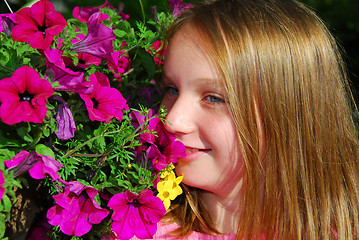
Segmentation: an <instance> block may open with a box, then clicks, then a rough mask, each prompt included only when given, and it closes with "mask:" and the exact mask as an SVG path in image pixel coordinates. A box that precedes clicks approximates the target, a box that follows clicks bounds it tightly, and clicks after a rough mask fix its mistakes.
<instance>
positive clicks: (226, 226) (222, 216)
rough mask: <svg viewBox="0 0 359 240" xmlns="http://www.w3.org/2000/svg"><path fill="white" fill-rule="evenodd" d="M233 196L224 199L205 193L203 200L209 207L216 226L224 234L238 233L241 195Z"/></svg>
mask: <svg viewBox="0 0 359 240" xmlns="http://www.w3.org/2000/svg"><path fill="white" fill-rule="evenodd" d="M233 195H234V196H226V197H222V196H218V195H216V194H214V193H211V192H204V193H203V200H204V202H205V204H206V206H207V207H208V211H209V214H210V216H211V218H212V221H213V224H214V226H216V229H217V230H218V231H219V232H221V233H224V234H229V233H236V232H237V226H238V220H239V193H237V194H233Z"/></svg>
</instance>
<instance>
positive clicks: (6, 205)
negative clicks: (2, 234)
mask: <svg viewBox="0 0 359 240" xmlns="http://www.w3.org/2000/svg"><path fill="white" fill-rule="evenodd" d="M11 205H12V204H11V200H10V198H9V197H8V196H7V195H3V196H2V199H1V205H0V207H1V208H2V209H1V210H2V212H9V211H10V209H11Z"/></svg>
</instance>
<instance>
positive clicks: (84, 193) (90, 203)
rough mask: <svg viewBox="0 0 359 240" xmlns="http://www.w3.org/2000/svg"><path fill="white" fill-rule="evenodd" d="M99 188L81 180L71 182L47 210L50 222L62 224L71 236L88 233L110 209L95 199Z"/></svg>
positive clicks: (62, 228) (61, 228) (64, 231)
mask: <svg viewBox="0 0 359 240" xmlns="http://www.w3.org/2000/svg"><path fill="white" fill-rule="evenodd" d="M96 195H97V190H96V189H95V188H93V187H87V186H84V185H82V184H81V183H79V182H70V183H68V185H67V186H65V189H64V192H63V193H60V194H58V195H55V196H53V198H54V200H55V203H56V205H55V206H53V207H51V208H50V209H49V210H48V211H47V219H48V222H49V223H50V224H51V225H53V226H58V225H59V226H60V230H61V231H62V232H63V233H65V234H67V235H71V236H82V235H84V234H86V233H88V232H89V231H90V230H91V228H92V224H99V223H100V222H101V221H102V220H103V219H104V218H105V217H106V216H107V215H108V214H109V211H108V210H106V209H103V208H101V207H100V205H98V203H97V202H96V201H95V199H94V198H95V197H96Z"/></svg>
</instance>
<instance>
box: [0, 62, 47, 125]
mask: <svg viewBox="0 0 359 240" xmlns="http://www.w3.org/2000/svg"><path fill="white" fill-rule="evenodd" d="M53 93H54V89H53V88H52V86H51V84H50V83H49V82H48V81H46V80H44V79H42V78H40V75H39V74H38V72H36V71H35V70H34V69H32V68H30V67H28V66H22V67H20V68H18V69H17V70H16V71H15V72H14V73H13V75H12V76H11V77H10V78H4V79H2V80H0V102H1V105H0V118H1V120H2V121H3V122H4V123H6V124H9V125H12V124H15V123H19V122H22V121H24V122H33V123H42V122H43V119H44V117H45V115H46V111H47V108H46V100H47V99H48V98H49V97H50V96H51V95H52V94H53Z"/></svg>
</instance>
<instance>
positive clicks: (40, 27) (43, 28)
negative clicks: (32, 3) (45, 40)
mask: <svg viewBox="0 0 359 240" xmlns="http://www.w3.org/2000/svg"><path fill="white" fill-rule="evenodd" d="M46 28H47V27H46V26H44V25H43V26H38V27H37V29H38V30H39V31H40V32H42V34H43V35H45V30H46Z"/></svg>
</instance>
